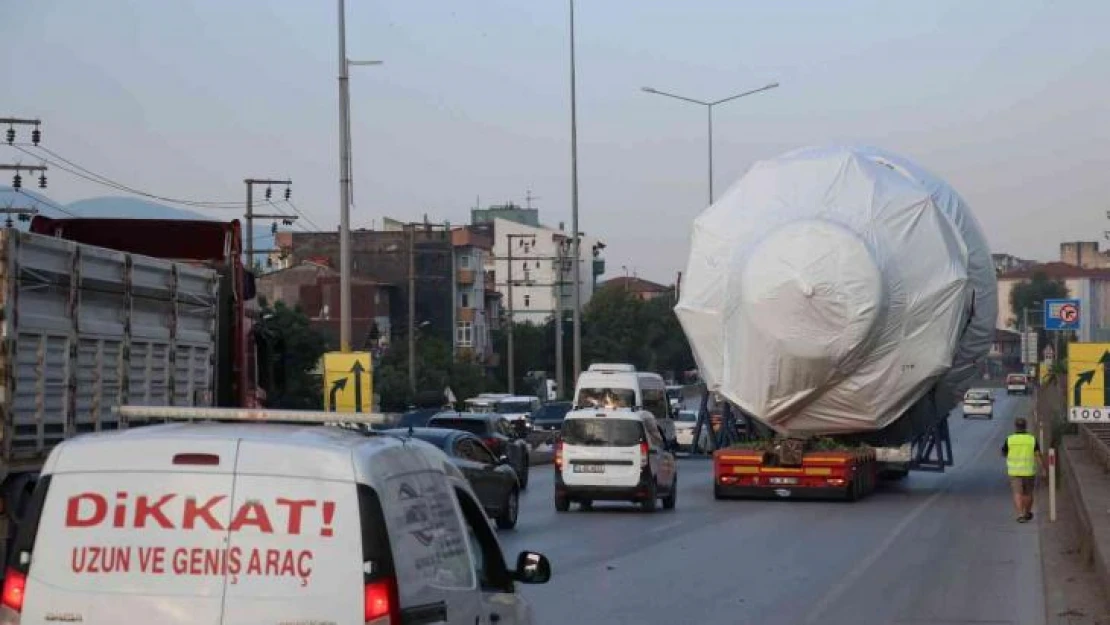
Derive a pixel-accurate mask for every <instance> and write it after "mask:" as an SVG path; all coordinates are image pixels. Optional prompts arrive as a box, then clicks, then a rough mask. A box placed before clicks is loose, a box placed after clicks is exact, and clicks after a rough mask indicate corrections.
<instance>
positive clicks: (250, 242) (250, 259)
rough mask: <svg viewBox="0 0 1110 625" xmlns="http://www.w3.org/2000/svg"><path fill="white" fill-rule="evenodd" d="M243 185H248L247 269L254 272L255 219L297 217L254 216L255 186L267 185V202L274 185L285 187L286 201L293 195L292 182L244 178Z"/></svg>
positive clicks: (292, 218) (288, 217) (246, 216)
mask: <svg viewBox="0 0 1110 625" xmlns="http://www.w3.org/2000/svg"><path fill="white" fill-rule="evenodd" d="M243 184H245V185H247V212H246V215H244V221H245V222H246V225H247V232H246V234H245V235H244V238H245V239H246V240H247V241H246V243H247V246H246V247H247V269H248V270H250V271H253V270H254V220H255V219H278V220H282V221H286V220H289V221H292V220H294V219H296V217H291V216H289V215H256V214H254V187H255V185H260V186H261V185H266V200H269V199H270V195H271V194H272V193H273V190H272V189H271V187H272V186H273V185H279V186H281V185H284V186H285V199H287V200H288V199H289V198H290V196H291V195H292V186H291V185H292V184H293V181H292V180H275V179H270V178H244V179H243Z"/></svg>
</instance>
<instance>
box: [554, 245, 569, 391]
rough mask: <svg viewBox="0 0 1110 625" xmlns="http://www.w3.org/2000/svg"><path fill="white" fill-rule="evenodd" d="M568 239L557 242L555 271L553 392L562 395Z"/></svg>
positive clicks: (564, 367)
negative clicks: (564, 294)
mask: <svg viewBox="0 0 1110 625" xmlns="http://www.w3.org/2000/svg"><path fill="white" fill-rule="evenodd" d="M568 243H569V241H567V240H566V239H563V240H561V241H559V243H558V248H557V249H558V251H559V256H558V260H556V261H555V262H557V263H558V265H557V267H558V269H557V270H556V272H555V276H556V278H555V394H556V397H558V398H560V399H561V398H562V397H563V382H564V378H565V377H566V375H565V371H566V366H565V365H564V364H563V285H564V284H563V283H564V280H563V278H564V275H565V272H564V271H563V269H564V267H565V266H566V258H567V245H568Z"/></svg>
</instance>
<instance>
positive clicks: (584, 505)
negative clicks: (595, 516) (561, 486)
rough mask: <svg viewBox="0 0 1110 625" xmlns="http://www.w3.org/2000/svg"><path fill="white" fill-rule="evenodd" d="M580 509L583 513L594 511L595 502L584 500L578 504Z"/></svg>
mask: <svg viewBox="0 0 1110 625" xmlns="http://www.w3.org/2000/svg"><path fill="white" fill-rule="evenodd" d="M578 509H579V510H582V511H586V510H593V509H594V501H593V500H592V499H582V500H580V501H579V502H578Z"/></svg>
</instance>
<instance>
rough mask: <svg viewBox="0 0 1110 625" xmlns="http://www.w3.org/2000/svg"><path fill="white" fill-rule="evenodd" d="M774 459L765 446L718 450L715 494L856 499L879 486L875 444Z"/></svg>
mask: <svg viewBox="0 0 1110 625" xmlns="http://www.w3.org/2000/svg"><path fill="white" fill-rule="evenodd" d="M768 460H769V458H768V456H767V454H765V453H764V452H763V451H761V450H737V449H722V450H719V451H716V452H714V454H713V495H714V497H716V498H717V499H731V498H767V497H770V498H780V499H787V498H799V499H822V498H824V499H847V500H855V499H859V498H861V497H865V496H866V495H868V494H869V493H871V492H872V491H874V490H875V485H876V483H877V481H878V466H879V465H878V462H877V461H876V456H875V451H874V450H872V449H860V450H852V451H821V452H808V453H805V454H803V455H802V459H801V464H800V465H798V466H781V465H773V464H772V463H770V462H769V461H768Z"/></svg>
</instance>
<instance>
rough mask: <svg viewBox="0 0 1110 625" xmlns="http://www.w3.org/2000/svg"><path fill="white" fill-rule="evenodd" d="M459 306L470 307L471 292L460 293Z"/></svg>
mask: <svg viewBox="0 0 1110 625" xmlns="http://www.w3.org/2000/svg"><path fill="white" fill-rule="evenodd" d="M459 306H461V307H463V308H470V293H466V292H463V293H460V294H459Z"/></svg>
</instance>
